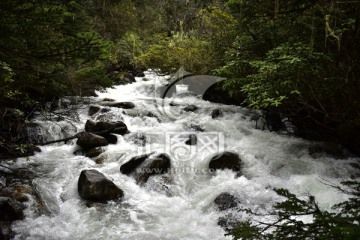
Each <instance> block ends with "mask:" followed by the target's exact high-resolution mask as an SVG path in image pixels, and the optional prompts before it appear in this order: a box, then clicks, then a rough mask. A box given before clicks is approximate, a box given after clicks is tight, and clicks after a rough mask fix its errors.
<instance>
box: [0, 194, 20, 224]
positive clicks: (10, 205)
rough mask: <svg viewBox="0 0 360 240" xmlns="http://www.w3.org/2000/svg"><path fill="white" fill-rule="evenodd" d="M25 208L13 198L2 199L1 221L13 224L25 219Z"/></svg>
mask: <svg viewBox="0 0 360 240" xmlns="http://www.w3.org/2000/svg"><path fill="white" fill-rule="evenodd" d="M23 208H24V206H23V205H22V204H21V203H19V202H18V201H15V200H14V199H12V198H8V197H0V221H6V222H13V221H16V220H22V219H24V218H25V215H24V211H23Z"/></svg>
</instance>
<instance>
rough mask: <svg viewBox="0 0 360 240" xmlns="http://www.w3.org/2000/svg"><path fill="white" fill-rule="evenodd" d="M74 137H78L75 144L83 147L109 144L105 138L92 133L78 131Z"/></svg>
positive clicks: (89, 147)
mask: <svg viewBox="0 0 360 240" xmlns="http://www.w3.org/2000/svg"><path fill="white" fill-rule="evenodd" d="M76 137H77V139H78V140H77V142H76V144H77V145H79V146H80V147H82V148H84V149H91V148H96V147H102V146H106V145H108V144H109V142H108V141H107V140H106V139H105V138H103V137H101V136H99V135H96V134H93V133H88V132H80V133H78V134H76Z"/></svg>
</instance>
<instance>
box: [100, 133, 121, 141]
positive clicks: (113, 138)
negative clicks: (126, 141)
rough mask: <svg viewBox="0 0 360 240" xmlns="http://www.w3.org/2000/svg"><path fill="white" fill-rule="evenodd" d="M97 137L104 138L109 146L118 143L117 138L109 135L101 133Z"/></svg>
mask: <svg viewBox="0 0 360 240" xmlns="http://www.w3.org/2000/svg"><path fill="white" fill-rule="evenodd" d="M99 135H100V136H102V137H103V138H105V139H106V140H107V141H108V142H109V143H110V144H116V143H117V141H118V138H117V136H116V135H114V134H111V133H101V134H99Z"/></svg>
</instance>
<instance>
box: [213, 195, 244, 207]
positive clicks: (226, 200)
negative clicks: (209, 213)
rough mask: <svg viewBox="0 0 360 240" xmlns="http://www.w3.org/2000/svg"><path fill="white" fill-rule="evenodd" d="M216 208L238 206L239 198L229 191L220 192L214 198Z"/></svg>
mask: <svg viewBox="0 0 360 240" xmlns="http://www.w3.org/2000/svg"><path fill="white" fill-rule="evenodd" d="M214 203H215V206H216V209H218V210H220V211H224V210H228V209H231V208H235V207H237V206H238V203H239V199H237V198H236V197H234V196H233V195H231V194H230V193H226V192H225V193H222V194H220V195H219V196H218V197H217V198H215V200H214Z"/></svg>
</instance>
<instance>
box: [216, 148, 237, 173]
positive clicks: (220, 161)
mask: <svg viewBox="0 0 360 240" xmlns="http://www.w3.org/2000/svg"><path fill="white" fill-rule="evenodd" d="M209 169H210V170H211V171H216V170H223V169H231V170H233V171H235V172H240V170H241V159H240V157H239V155H238V154H236V153H232V152H222V153H219V154H217V155H215V156H214V157H212V158H211V160H210V162H209Z"/></svg>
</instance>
